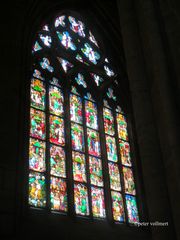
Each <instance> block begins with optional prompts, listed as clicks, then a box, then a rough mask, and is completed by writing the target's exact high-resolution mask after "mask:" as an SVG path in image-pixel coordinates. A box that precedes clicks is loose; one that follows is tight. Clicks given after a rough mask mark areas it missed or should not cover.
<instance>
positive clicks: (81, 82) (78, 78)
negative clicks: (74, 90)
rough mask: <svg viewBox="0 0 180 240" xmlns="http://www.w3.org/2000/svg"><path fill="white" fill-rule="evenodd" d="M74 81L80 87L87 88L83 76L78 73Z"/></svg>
mask: <svg viewBox="0 0 180 240" xmlns="http://www.w3.org/2000/svg"><path fill="white" fill-rule="evenodd" d="M75 80H76V82H77V83H78V84H79V85H82V86H83V87H84V88H87V84H86V82H85V81H84V76H83V75H82V74H81V73H78V75H77V77H75Z"/></svg>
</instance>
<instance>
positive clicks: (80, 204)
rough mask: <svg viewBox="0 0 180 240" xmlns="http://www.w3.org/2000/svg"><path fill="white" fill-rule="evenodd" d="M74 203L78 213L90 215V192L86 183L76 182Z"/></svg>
mask: <svg viewBox="0 0 180 240" xmlns="http://www.w3.org/2000/svg"><path fill="white" fill-rule="evenodd" d="M74 204H75V211H76V214H80V215H89V203H88V192H87V187H86V186H85V185H83V184H80V183H75V184H74Z"/></svg>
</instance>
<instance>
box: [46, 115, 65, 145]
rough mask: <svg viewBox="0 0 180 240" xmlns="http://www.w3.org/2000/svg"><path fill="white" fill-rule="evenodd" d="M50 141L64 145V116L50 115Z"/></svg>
mask: <svg viewBox="0 0 180 240" xmlns="http://www.w3.org/2000/svg"><path fill="white" fill-rule="evenodd" d="M49 121H50V142H51V143H55V144H58V145H62V146H63V145H64V144H65V139H64V121H63V119H62V118H58V117H56V116H52V115H51V116H50V120H49Z"/></svg>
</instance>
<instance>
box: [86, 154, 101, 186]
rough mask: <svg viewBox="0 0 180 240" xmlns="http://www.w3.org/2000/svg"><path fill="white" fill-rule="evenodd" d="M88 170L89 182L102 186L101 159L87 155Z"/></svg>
mask: <svg viewBox="0 0 180 240" xmlns="http://www.w3.org/2000/svg"><path fill="white" fill-rule="evenodd" d="M89 172H90V181H91V184H93V185H95V186H99V187H102V186H103V175H102V162H101V159H99V158H95V157H91V156H90V157H89Z"/></svg>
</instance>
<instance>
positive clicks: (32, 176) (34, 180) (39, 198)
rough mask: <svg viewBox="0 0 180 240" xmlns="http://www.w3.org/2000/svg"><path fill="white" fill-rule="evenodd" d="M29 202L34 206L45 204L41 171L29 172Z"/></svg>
mask: <svg viewBox="0 0 180 240" xmlns="http://www.w3.org/2000/svg"><path fill="white" fill-rule="evenodd" d="M29 204H30V205H32V206H35V207H45V206H46V187H45V176H44V174H42V173H37V172H30V173H29Z"/></svg>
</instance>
